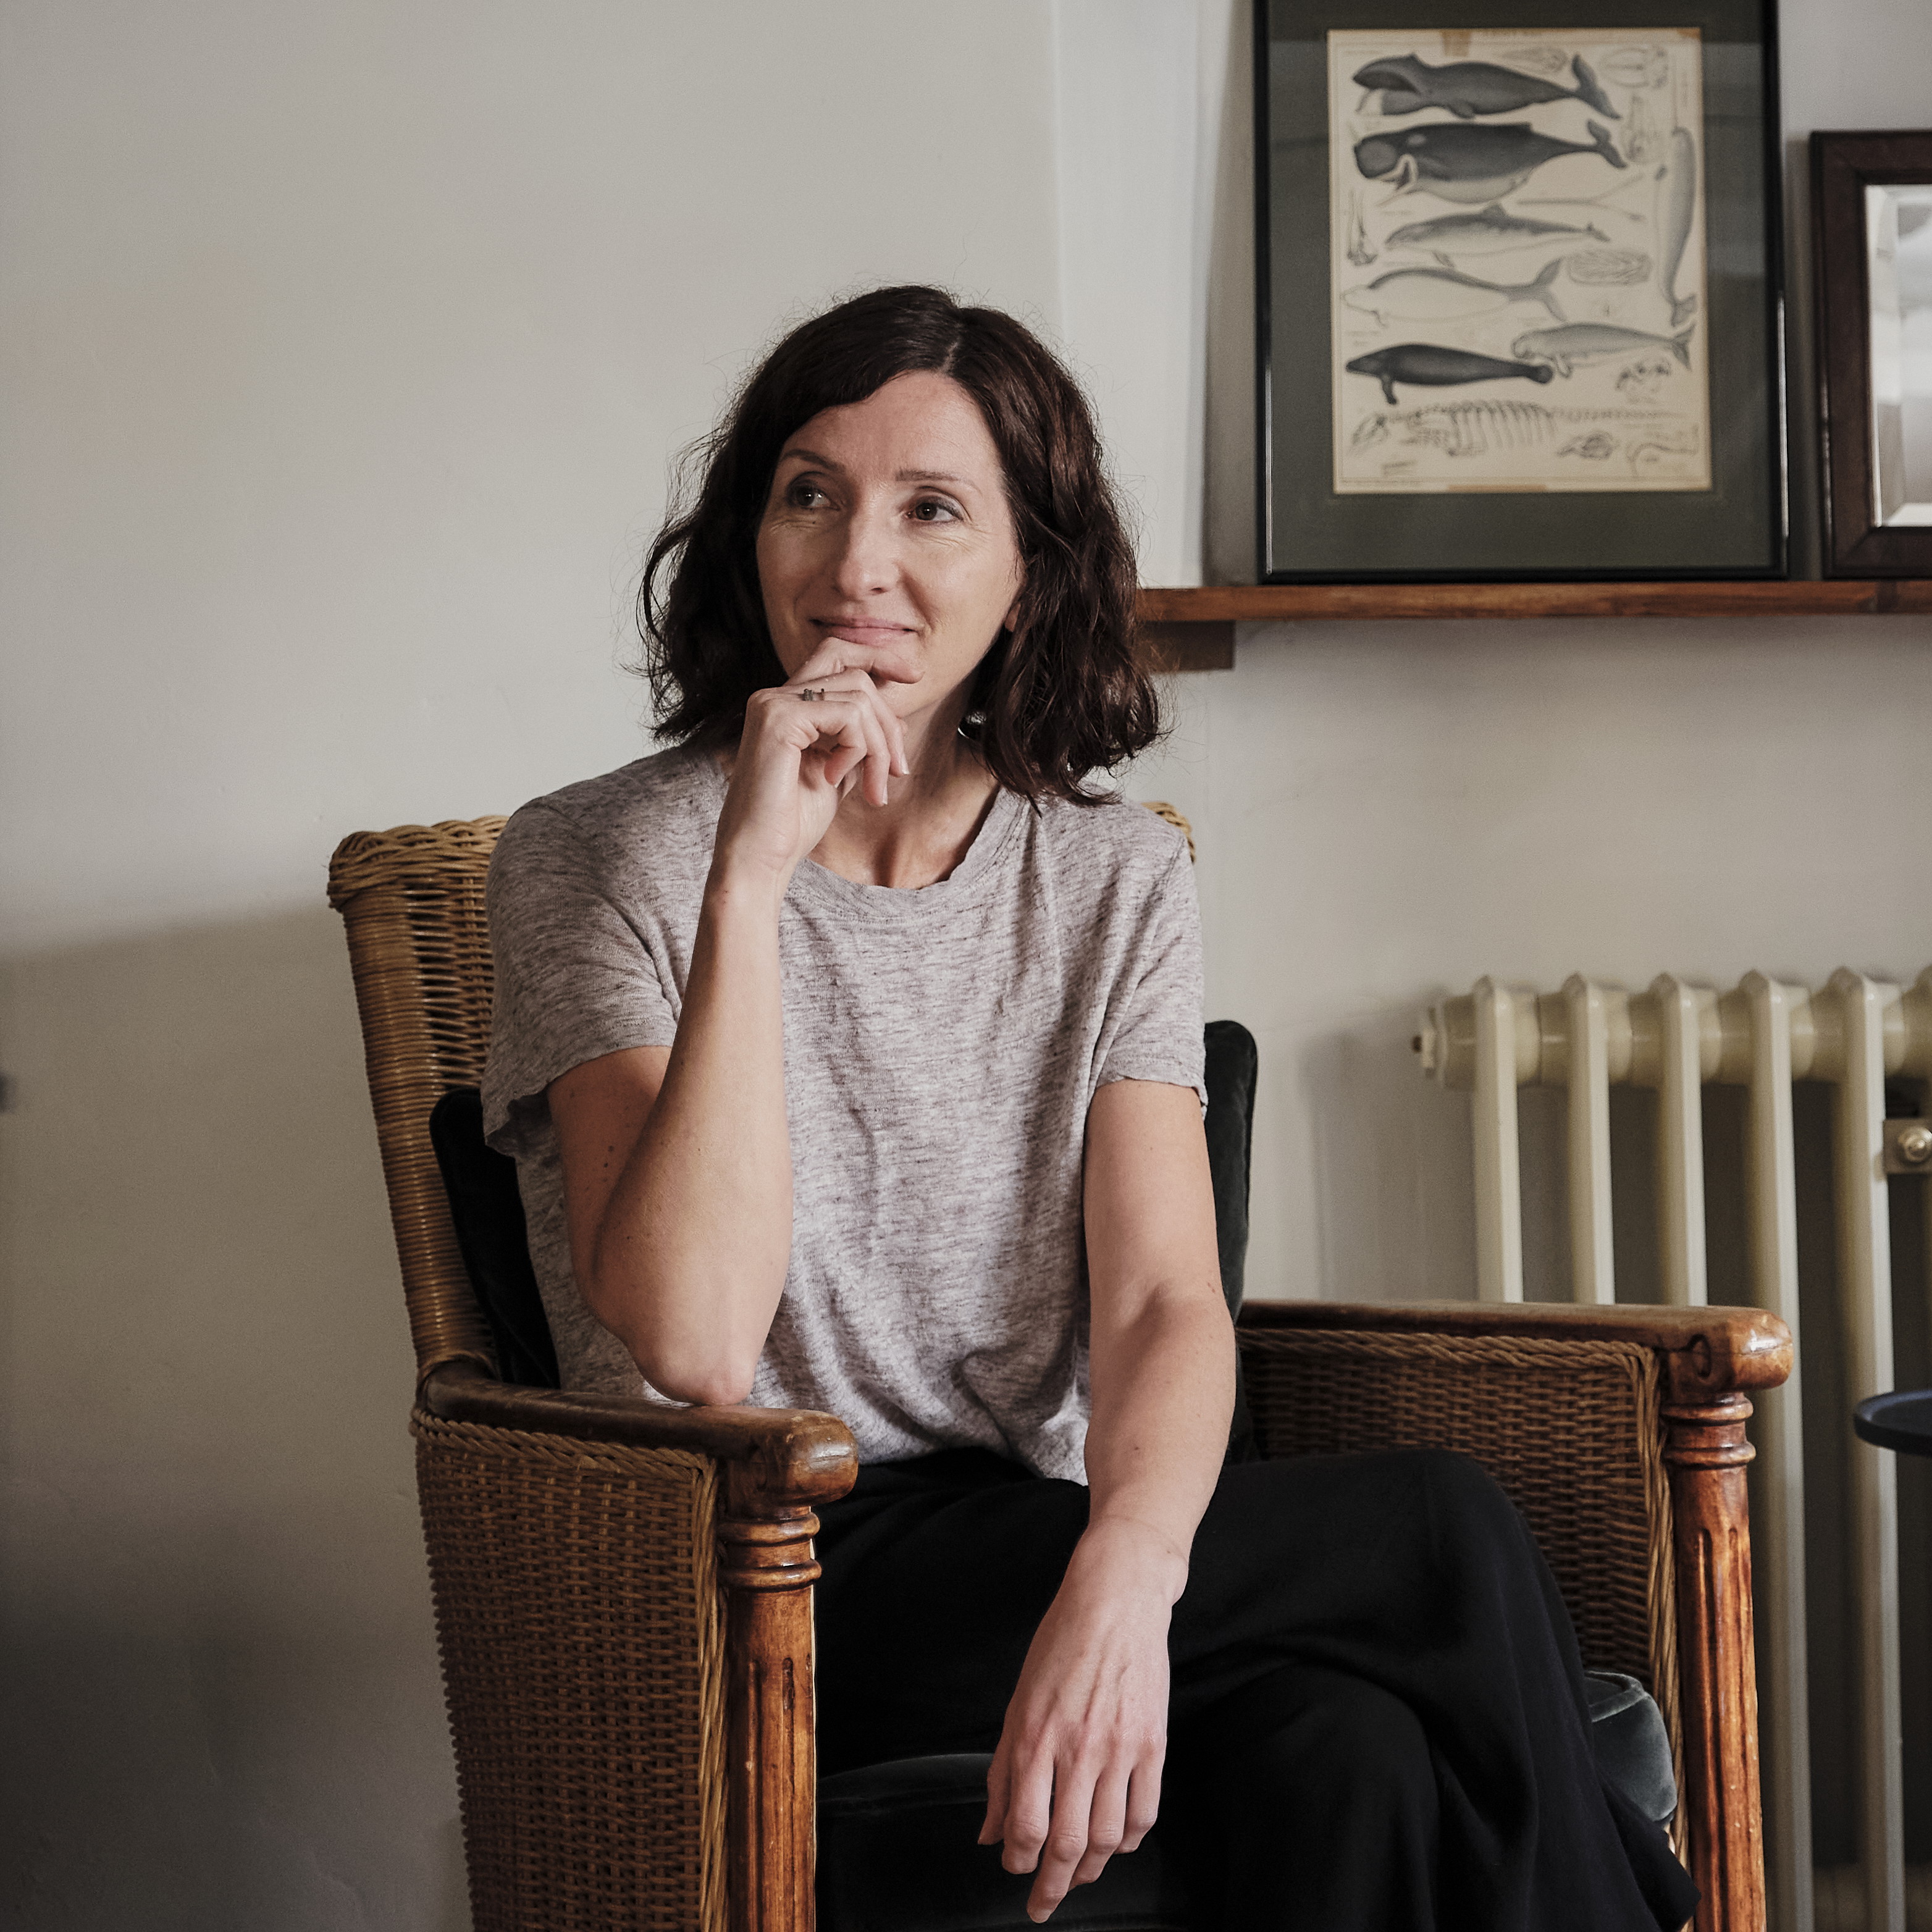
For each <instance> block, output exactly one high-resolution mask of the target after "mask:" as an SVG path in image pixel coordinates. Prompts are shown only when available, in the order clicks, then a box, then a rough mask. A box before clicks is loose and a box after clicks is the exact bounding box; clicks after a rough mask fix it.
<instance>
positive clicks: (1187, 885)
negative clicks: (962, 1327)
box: [1094, 837, 1208, 1109]
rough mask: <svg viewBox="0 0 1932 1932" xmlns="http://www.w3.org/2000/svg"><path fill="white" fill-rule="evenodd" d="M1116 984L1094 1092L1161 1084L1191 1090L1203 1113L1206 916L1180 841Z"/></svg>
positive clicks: (1145, 907) (1142, 914)
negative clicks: (1121, 1084)
mask: <svg viewBox="0 0 1932 1932" xmlns="http://www.w3.org/2000/svg"><path fill="white" fill-rule="evenodd" d="M1116 985H1117V986H1118V988H1119V989H1120V991H1119V992H1118V994H1117V995H1116V999H1115V1006H1116V1010H1115V1012H1114V1013H1110V1014H1109V1024H1108V1028H1107V1034H1106V1037H1105V1038H1104V1039H1103V1041H1102V1043H1101V1050H1100V1057H1099V1058H1100V1070H1099V1072H1098V1073H1097V1075H1096V1076H1095V1079H1094V1091H1096V1092H1098V1091H1100V1088H1103V1087H1104V1086H1106V1085H1107V1084H1108V1083H1109V1082H1110V1081H1115V1080H1157V1081H1162V1082H1166V1083H1167V1084H1168V1085H1171V1086H1175V1087H1192V1088H1193V1089H1194V1091H1196V1093H1197V1094H1199V1095H1200V1097H1201V1104H1202V1107H1203V1108H1204V1109H1205V1107H1206V1106H1207V1105H1208V1088H1207V1084H1206V1080H1207V1070H1206V1057H1205V1050H1204V1048H1203V1046H1202V998H1203V996H1202V963H1201V908H1200V905H1199V901H1197V900H1196V897H1195V892H1194V868H1193V863H1192V862H1191V861H1190V859H1189V857H1188V856H1187V847H1186V845H1185V844H1183V843H1182V841H1181V839H1180V838H1178V837H1177V838H1175V841H1174V856H1173V857H1172V859H1171V860H1170V861H1169V863H1168V865H1167V866H1166V868H1165V870H1164V871H1162V872H1161V873H1160V874H1158V875H1157V877H1156V879H1155V881H1154V885H1153V886H1152V888H1151V890H1150V891H1149V892H1148V895H1147V897H1146V898H1145V901H1143V902H1142V905H1141V906H1140V907H1139V917H1138V918H1137V919H1136V920H1135V922H1134V923H1133V928H1132V932H1131V937H1130V941H1129V945H1128V950H1127V957H1126V958H1125V959H1124V960H1123V961H1122V962H1121V971H1120V973H1119V975H1118V979H1117V980H1116Z"/></svg>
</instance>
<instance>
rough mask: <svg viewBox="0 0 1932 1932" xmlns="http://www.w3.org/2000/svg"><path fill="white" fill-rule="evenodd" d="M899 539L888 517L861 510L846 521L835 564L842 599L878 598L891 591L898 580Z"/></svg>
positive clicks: (836, 581)
mask: <svg viewBox="0 0 1932 1932" xmlns="http://www.w3.org/2000/svg"><path fill="white" fill-rule="evenodd" d="M895 535H896V532H895V530H894V529H893V528H892V519H891V518H890V517H889V516H886V515H881V514H877V513H875V512H874V511H870V510H868V509H867V508H864V507H860V508H858V509H856V510H854V511H853V513H852V514H850V516H849V517H847V518H846V519H845V521H844V525H843V526H842V528H841V531H840V542H839V547H838V555H837V556H836V557H835V559H833V564H832V571H833V583H834V585H835V588H836V589H837V591H838V594H839V595H840V596H841V597H871V596H876V595H877V594H878V593H879V592H880V591H882V590H889V589H891V588H892V585H893V584H894V583H895V582H896V581H897V580H898V545H897V544H896V542H895Z"/></svg>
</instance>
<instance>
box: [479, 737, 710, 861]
mask: <svg viewBox="0 0 1932 1932" xmlns="http://www.w3.org/2000/svg"><path fill="white" fill-rule="evenodd" d="M723 797H724V776H723V774H722V773H721V772H720V771H719V770H718V765H717V761H716V760H715V759H713V758H712V757H711V756H710V754H709V753H708V752H705V751H697V750H694V749H693V748H691V747H689V746H688V745H679V746H676V747H673V748H672V749H670V750H669V751H654V752H652V754H650V755H649V756H648V757H642V758H636V759H634V760H632V761H631V763H629V764H628V765H620V766H618V768H617V769H616V770H615V771H613V772H602V773H601V774H600V775H598V776H597V777H595V778H580V779H579V780H578V781H577V782H576V783H575V784H568V785H563V786H561V787H559V788H558V789H557V790H555V791H552V792H546V793H544V794H543V795H542V796H541V797H539V798H533V799H531V800H530V801H529V803H528V804H526V805H520V806H519V807H518V808H517V810H516V811H514V812H513V813H512V814H511V816H510V819H509V821H508V823H507V824H506V825H505V826H504V827H503V831H502V836H501V838H499V840H498V841H497V846H496V859H495V861H494V862H493V870H498V871H501V870H505V869H508V868H510V867H511V866H512V865H515V866H517V867H522V866H526V865H536V866H547V865H562V866H583V865H589V867H591V868H592V869H594V870H598V871H602V870H604V869H606V868H609V867H610V866H612V865H619V866H621V867H622V868H624V869H625V870H630V869H633V868H638V867H642V868H645V869H646V870H649V871H661V870H664V869H665V868H669V869H670V870H672V871H679V870H684V869H688V867H689V865H693V864H696V865H699V866H700V868H702V867H703V866H708V865H709V862H710V856H711V840H712V829H713V827H714V826H715V823H716V820H717V817H718V807H719V805H720V804H721V802H722V800H723ZM700 877H702V871H701V869H700Z"/></svg>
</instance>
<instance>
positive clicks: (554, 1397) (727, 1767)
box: [417, 1360, 859, 1932]
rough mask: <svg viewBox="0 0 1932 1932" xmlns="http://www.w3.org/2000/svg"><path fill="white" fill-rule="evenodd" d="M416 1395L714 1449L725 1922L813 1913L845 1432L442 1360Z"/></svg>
mask: <svg viewBox="0 0 1932 1932" xmlns="http://www.w3.org/2000/svg"><path fill="white" fill-rule="evenodd" d="M417 1400H418V1401H419V1403H420V1404H421V1406H422V1408H424V1409H426V1410H428V1412H429V1413H430V1414H431V1415H434V1416H436V1417H437V1418H440V1419H441V1420H443V1421H447V1422H455V1423H468V1424H477V1425H480V1426H481V1427H486V1428H494V1429H503V1430H520V1431H525V1432H527V1433H530V1434H532V1435H537V1436H568V1437H573V1438H574V1439H577V1440H578V1441H580V1442H589V1443H597V1444H601V1445H610V1446H616V1447H622V1448H630V1449H654V1450H682V1451H686V1452H688V1453H689V1454H694V1455H697V1456H703V1457H709V1458H710V1459H711V1460H712V1461H713V1462H715V1463H716V1464H717V1466H718V1473H719V1475H721V1477H722V1478H723V1479H724V1480H723V1482H722V1484H721V1487H722V1489H723V1492H724V1493H723V1496H722V1498H721V1508H720V1509H719V1511H718V1517H717V1538H718V1571H717V1576H718V1583H720V1584H721V1586H723V1594H724V1751H723V1759H724V1762H723V1766H722V1769H723V1772H724V1787H725V1812H726V1816H725V1819H724V1857H723V1864H724V1894H725V1898H726V1900H727V1918H728V1923H729V1924H730V1927H731V1928H732V1932H805V1929H806V1928H807V1927H809V1926H810V1924H811V1900H812V1859H813V1845H814V1802H815V1799H816V1795H817V1766H816V1755H815V1751H814V1740H813V1719H814V1700H813V1696H812V1662H811V1585H812V1584H813V1583H814V1582H816V1581H817V1577H818V1565H817V1563H816V1562H814V1560H813V1558H812V1553H811V1539H812V1538H813V1537H814V1535H817V1532H818V1519H817V1517H816V1516H815V1515H814V1514H813V1511H814V1510H815V1509H816V1508H817V1507H818V1506H819V1505H821V1504H823V1503H827V1502H832V1501H834V1500H835V1499H837V1498H838V1497H840V1496H843V1495H844V1494H845V1493H846V1492H847V1490H849V1489H850V1488H851V1487H852V1485H853V1483H854V1482H855V1481H857V1479H858V1474H859V1457H858V1452H857V1450H856V1448H855V1447H854V1446H853V1441H852V1432H851V1431H850V1430H849V1429H847V1427H845V1425H844V1424H843V1423H842V1422H841V1421H839V1420H838V1418H837V1417H835V1416H831V1415H819V1414H818V1413H817V1412H815V1411H813V1410H811V1409H754V1408H751V1407H748V1406H747V1407H742V1408H730V1409H725V1408H694V1409H678V1408H672V1407H670V1406H667V1405H665V1404H664V1403H655V1402H647V1401H646V1400H644V1399H643V1397H640V1396H614V1395H584V1394H573V1393H571V1392H570V1391H565V1390H560V1389H533V1388H515V1387H513V1386H512V1385H510V1384H508V1383H506V1382H497V1381H495V1380H493V1379H492V1378H491V1377H490V1376H488V1375H487V1374H486V1373H484V1370H482V1369H481V1367H479V1366H478V1364H475V1362H472V1361H466V1360H459V1361H445V1362H442V1363H440V1364H437V1366H436V1367H434V1368H432V1369H431V1370H430V1371H429V1373H428V1374H427V1375H426V1376H424V1378H423V1380H422V1386H421V1388H420V1389H419V1391H418V1395H417Z"/></svg>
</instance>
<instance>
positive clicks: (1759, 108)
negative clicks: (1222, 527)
mask: <svg viewBox="0 0 1932 1932" xmlns="http://www.w3.org/2000/svg"><path fill="white" fill-rule="evenodd" d="M1253 25H1254V34H1255V76H1256V88H1255V113H1256V124H1255V125H1256V144H1255V145H1256V182H1255V208H1256V305H1257V316H1256V342H1257V372H1256V373H1257V383H1256V391H1257V410H1256V437H1257V456H1258V460H1257V462H1256V475H1257V481H1258V484H1259V490H1258V496H1259V503H1258V506H1257V507H1258V512H1259V530H1258V533H1257V534H1258V543H1259V547H1258V550H1257V556H1258V558H1259V576H1260V580H1261V581H1262V582H1263V583H1471V582H1527V583H1535V582H1544V583H1565V582H1570V583H1575V582H1589V581H1601V580H1615V581H1636V580H1671V579H1681V580H1712V579H1753V578H1756V579H1763V578H1778V577H1784V576H1785V575H1786V574H1787V572H1788V568H1789V563H1788V526H1787V475H1786V449H1785V437H1784V407H1785V396H1784V310H1783V268H1782V260H1783V250H1782V238H1781V205H1780V196H1779V191H1778V180H1779V138H1780V137H1779V130H1778V73H1777V42H1776V18H1775V0H1483V4H1482V5H1479V6H1478V5H1470V4H1469V0H1256V4H1255V9H1254V17H1253ZM1552 28H1558V29H1567V30H1568V31H1571V32H1577V33H1581V32H1583V31H1586V30H1589V31H1604V32H1609V31H1625V30H1639V29H1641V30H1645V31H1665V30H1669V29H1673V28H1682V29H1686V30H1689V29H1694V30H1696V31H1697V32H1698V33H1699V34H1700V36H1701V46H1702V48H1703V55H1702V61H1703V65H1702V73H1703V129H1702V133H1703V137H1704V147H1703V155H1702V157H1701V159H1702V161H1703V169H1702V172H1703V183H1702V184H1701V188H1700V191H1701V192H1702V193H1703V195H1704V196H1705V199H1704V202H1703V233H1704V238H1705V260H1706V266H1707V279H1706V294H1707V296H1708V304H1707V306H1706V310H1705V311H1704V317H1705V321H1704V326H1705V328H1706V334H1707V336H1708V339H1709V341H1712V343H1714V344H1718V345H1721V348H1720V350H1719V352H1718V353H1713V354H1712V355H1711V356H1709V360H1708V362H1707V363H1706V369H1707V371H1708V377H1707V380H1708V383H1709V390H1708V398H1709V401H1708V410H1709V424H1708V443H1709V459H1708V461H1709V487H1708V488H1702V487H1700V488H1697V489H1695V490H1691V489H1686V488H1683V487H1679V488H1676V489H1673V490H1661V489H1660V490H1655V492H1651V491H1646V490H1631V489H1625V490H1622V491H1601V492H1600V491H1598V490H1590V489H1583V490H1555V489H1552V490H1536V489H1534V488H1531V489H1523V488H1521V487H1511V488H1509V489H1508V490H1496V491H1485V490H1466V491H1463V490H1459V491H1456V492H1454V493H1437V494H1343V493H1338V491H1337V489H1336V487H1335V478H1336V474H1337V469H1336V466H1337V461H1338V458H1337V455H1336V451H1337V435H1336V407H1335V404H1334V400H1333V398H1334V393H1335V389H1334V383H1335V380H1336V379H1335V378H1334V335H1333V333H1332V331H1333V329H1334V314H1335V313H1336V310H1335V306H1334V299H1333V294H1332V290H1331V280H1330V273H1329V265H1330V261H1331V254H1330V249H1331V242H1330V226H1329V224H1330V220H1331V193H1330V180H1329V158H1330V152H1331V142H1330V136H1329V128H1328V101H1329V92H1328V52H1327V43H1328V34H1329V32H1330V31H1331V29H1332V30H1337V31H1362V30H1368V29H1376V30H1386V31H1412V30H1414V31H1428V32H1443V31H1449V32H1455V31H1460V30H1465V29H1468V30H1478V29H1480V30H1484V31H1490V30H1497V29H1502V30H1505V31H1511V32H1523V33H1532V32H1535V31H1539V30H1549V29H1552ZM1446 118H1448V117H1447V116H1445V115H1433V114H1429V113H1424V114H1422V115H1418V116H1417V118H1416V119H1415V122H1414V123H1413V124H1415V125H1418V126H1421V125H1423V124H1425V123H1426V122H1427V121H1430V120H1436V121H1444V120H1446ZM1487 387H1488V388H1489V389H1491V390H1501V389H1502V388H1503V387H1504V386H1503V385H1502V384H1501V383H1491V384H1490V385H1488V386H1487ZM1391 393H1393V392H1391ZM1437 393H1438V394H1442V393H1443V392H1437ZM1532 393H1538V394H1542V393H1548V392H1547V391H1545V392H1532Z"/></svg>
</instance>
